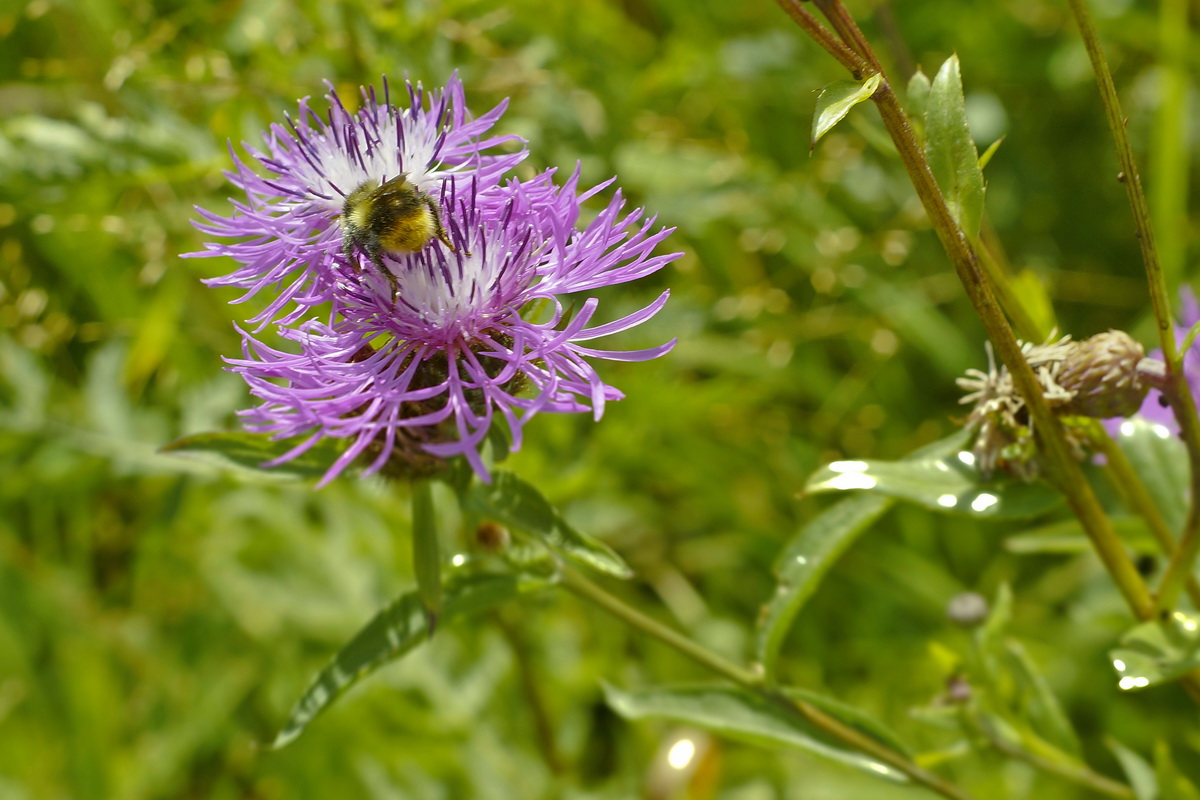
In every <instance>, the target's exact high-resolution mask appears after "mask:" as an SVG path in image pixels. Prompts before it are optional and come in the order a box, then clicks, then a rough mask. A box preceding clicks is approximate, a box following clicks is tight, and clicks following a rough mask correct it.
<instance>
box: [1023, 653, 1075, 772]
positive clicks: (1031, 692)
mask: <svg viewBox="0 0 1200 800" xmlns="http://www.w3.org/2000/svg"><path fill="white" fill-rule="evenodd" d="M1005 649H1006V653H1005V655H1006V656H1007V660H1008V664H1009V667H1010V671H1009V674H1010V675H1012V676H1013V679H1014V681H1015V682H1016V684H1017V690H1018V695H1019V697H1020V703H1021V714H1022V716H1023V717H1024V718H1025V720H1026V722H1028V724H1029V727H1030V728H1032V729H1033V731H1034V733H1036V734H1037V735H1038V736H1040V737H1041V738H1042V739H1045V740H1046V741H1047V742H1049V743H1050V744H1051V745H1053V746H1054V747H1056V748H1058V749H1059V750H1061V751H1063V752H1064V753H1067V754H1069V755H1071V756H1074V757H1076V758H1078V757H1079V756H1080V753H1081V748H1080V745H1079V737H1078V736H1077V735H1076V733H1075V728H1074V727H1072V725H1071V721H1070V719H1068V717H1067V714H1066V712H1065V711H1064V710H1063V707H1062V706H1061V705H1060V704H1059V702H1058V698H1057V697H1055V695H1054V692H1053V691H1052V690H1051V689H1050V684H1049V683H1048V682H1047V681H1046V678H1045V677H1044V676H1043V675H1042V672H1041V670H1039V669H1038V668H1037V666H1036V665H1035V664H1034V663H1033V661H1032V660H1031V659H1030V658H1029V654H1028V653H1026V652H1025V648H1024V647H1022V646H1021V645H1020V644H1019V643H1018V642H1016V641H1015V640H1012V639H1010V640H1008V641H1007V642H1005Z"/></svg>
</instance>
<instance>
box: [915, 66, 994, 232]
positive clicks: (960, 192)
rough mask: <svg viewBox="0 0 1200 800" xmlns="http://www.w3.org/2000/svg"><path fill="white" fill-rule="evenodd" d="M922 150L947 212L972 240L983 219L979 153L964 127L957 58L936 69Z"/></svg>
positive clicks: (965, 125) (927, 110)
mask: <svg viewBox="0 0 1200 800" xmlns="http://www.w3.org/2000/svg"><path fill="white" fill-rule="evenodd" d="M925 135H926V141H925V151H926V153H927V154H928V156H929V166H930V168H931V169H932V170H933V175H934V177H935V178H936V179H937V183H938V186H940V187H941V189H942V193H943V194H944V195H945V196H946V203H947V204H948V205H949V207H950V213H951V215H953V217H954V219H955V220H956V221H957V222H958V224H959V226H960V227H961V228H962V229H963V232H964V233H966V235H967V238H969V239H971V240H972V241H974V240H975V239H978V238H979V226H980V223H981V222H982V220H983V170H982V169H980V167H979V153H978V152H977V151H976V149H975V141H974V140H973V139H972V138H971V131H970V129H969V128H968V127H967V110H966V102H965V100H964V98H963V90H962V76H961V75H960V73H959V66H958V56H956V55H954V56H950V58H948V59H946V61H945V63H944V64H942V68H941V69H939V70H938V74H937V76H936V77H934V79H933V85H932V87H931V88H930V91H929V105H928V108H927V109H926V111H925Z"/></svg>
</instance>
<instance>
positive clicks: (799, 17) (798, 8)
mask: <svg viewBox="0 0 1200 800" xmlns="http://www.w3.org/2000/svg"><path fill="white" fill-rule="evenodd" d="M775 2H776V3H777V4H778V5H779V7H780V8H782V9H783V10H784V11H785V12H786V13H787V15H788V16H789V17H791V18H792V21H793V22H795V23H796V24H797V25H799V26H800V27H801V28H802V29H803V30H804V32H805V33H807V34H808V35H809V36H810V37H812V39H813V41H815V42H816V43H817V44H819V45H821V47H823V48H825V52H827V53H829V55H831V56H833V57H834V59H835V60H836V61H837V62H838V63H839V64H841V65H842V66H843V67H845V68H846V69H848V70H850V74H851V75H853V76H854V78H855V79H856V80H861V79H862V78H863V76H864V74H865V73H866V72H867V70H868V68H869V67H868V64H867V62H866V61H864V60H863V57H862V56H860V55H859V54H858V53H856V52H854V51H853V50H851V49H850V48H849V47H847V46H846V45H845V44H843V43H842V41H841V40H840V39H838V38H837V37H836V36H834V35H833V33H832V32H831V31H830V30H829V29H828V28H826V27H825V26H824V25H822V24H821V21H820V20H819V19H817V18H816V17H814V16H813V15H812V13H811V12H810V11H809V10H808V9H807V8H805V7H804V3H803V1H802V0H775Z"/></svg>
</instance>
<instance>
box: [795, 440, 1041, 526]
mask: <svg viewBox="0 0 1200 800" xmlns="http://www.w3.org/2000/svg"><path fill="white" fill-rule="evenodd" d="M973 464H974V458H973V456H972V455H971V454H970V453H966V452H963V453H957V454H955V455H953V456H947V457H942V458H927V459H921V460H913V461H834V462H833V463H831V464H826V465H825V466H824V467H822V468H820V469H819V470H817V471H816V473H814V474H813V476H812V477H810V478H809V479H808V483H807V484H805V487H804V492H805V493H806V494H820V493H824V492H841V491H854V490H857V491H869V492H874V493H878V494H885V495H887V496H889V497H895V498H898V499H901V500H908V501H909V502H913V503H916V504H918V505H921V506H924V507H925V508H928V509H929V510H931V511H939V512H942V513H950V514H965V515H967V516H971V517H978V518H987V519H1027V518H1030V517H1035V516H1038V515H1039V514H1044V513H1045V512H1047V511H1049V510H1051V509H1053V508H1056V507H1057V506H1058V505H1059V504H1060V503H1061V502H1062V501H1061V496H1060V495H1059V494H1058V493H1056V492H1055V491H1053V490H1052V489H1051V488H1050V487H1048V486H1046V485H1044V484H1041V483H1025V482H1022V481H1017V480H1013V479H1010V478H1007V477H998V478H993V479H992V480H988V481H984V480H983V476H982V475H980V473H979V470H978V469H976V468H975V467H974V466H972V465H973Z"/></svg>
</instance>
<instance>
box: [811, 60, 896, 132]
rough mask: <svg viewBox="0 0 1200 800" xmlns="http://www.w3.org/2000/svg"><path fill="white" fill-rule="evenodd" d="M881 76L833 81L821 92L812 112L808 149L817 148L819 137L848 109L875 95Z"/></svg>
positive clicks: (843, 116) (831, 127) (840, 118)
mask: <svg viewBox="0 0 1200 800" xmlns="http://www.w3.org/2000/svg"><path fill="white" fill-rule="evenodd" d="M882 80H883V76H882V75H881V74H879V73H878V72H877V73H875V74H874V75H871V76H868V77H867V78H864V79H863V80H861V81H834V82H833V83H831V84H829V85H828V86H826V87H825V88H824V89H822V90H821V94H820V95H818V97H817V109H816V111H815V112H813V128H812V143H811V144H810V145H809V148H810V149H811V148H813V147H816V146H817V142H818V141H820V140H821V137H822V136H824V135H825V134H827V133H829V131H830V130H832V129H833V126H834V125H837V124H838V123H839V122H841V121H842V120H843V119H845V117H846V115H847V114H849V113H850V109H852V108H854V107H855V106H856V105H858V104H859V103H861V102H862V101H864V100H866V99H868V98H869V97H870V96H871V95H873V94H875V90H876V89H878V88H879V83H880V81H882Z"/></svg>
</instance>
